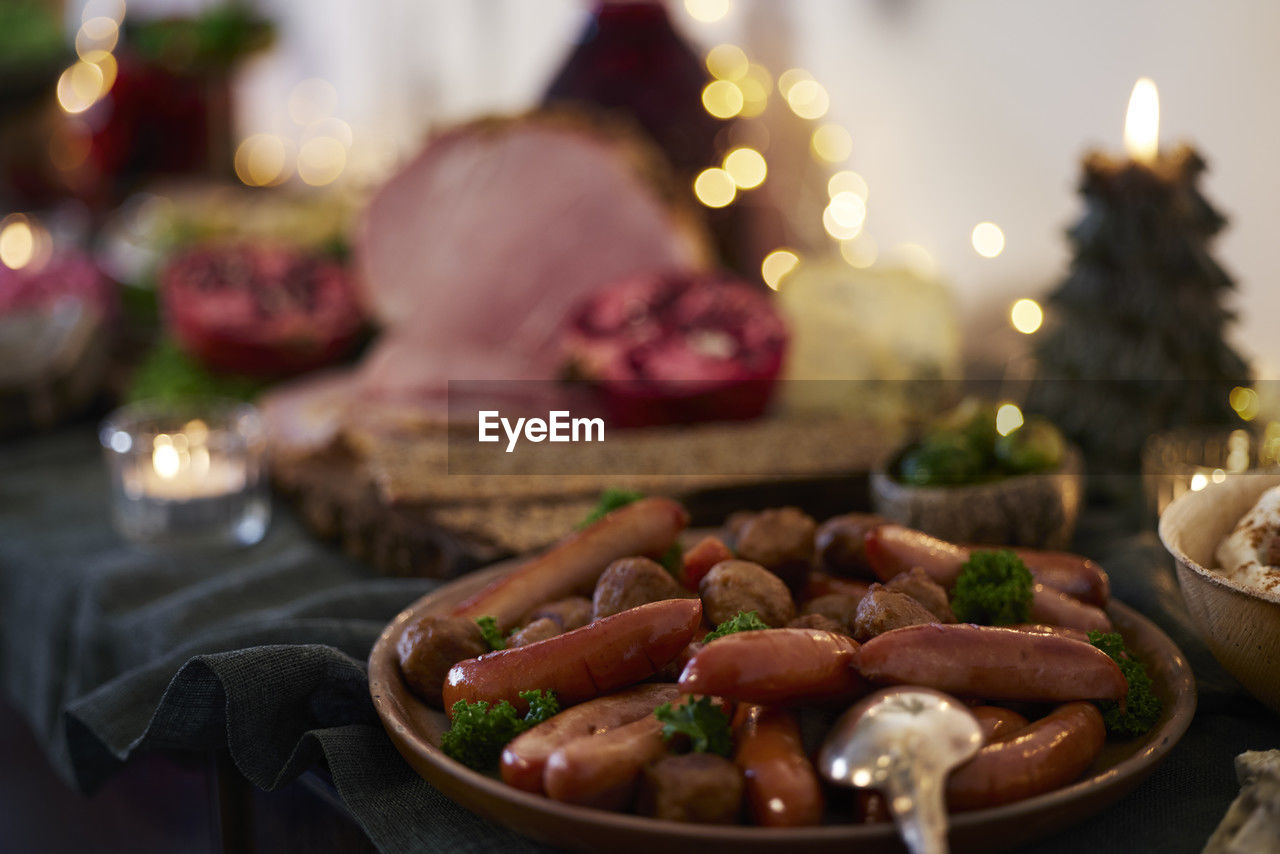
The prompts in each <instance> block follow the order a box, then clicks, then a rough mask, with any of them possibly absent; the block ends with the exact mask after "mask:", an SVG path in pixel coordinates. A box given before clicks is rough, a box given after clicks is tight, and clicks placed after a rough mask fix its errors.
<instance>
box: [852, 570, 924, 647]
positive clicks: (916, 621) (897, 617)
mask: <svg viewBox="0 0 1280 854" xmlns="http://www.w3.org/2000/svg"><path fill="white" fill-rule="evenodd" d="M936 622H938V618H937V617H935V616H934V615H933V614H930V613H929V611H928V609H927V608H925V607H924V606H923V605H921V604H920V603H919V602H917V601H916V600H914V599H912V598H911V597H910V596H908V595H907V594H905V593H899V592H898V591H896V590H890V589H889V588H887V587H885V586H884V585H883V584H873V585H871V589H870V590H868V591H867V595H866V596H863V597H862V601H861V602H859V603H858V615H857V619H855V620H854V622H853V636H854V637H855V638H857V639H858V640H860V641H868V640H870V639H871V638H873V637H875V636H876V635H880V634H884V633H885V632H887V631H890V630H891V629H900V628H902V627H903V626H918V625H920V624H922V623H936Z"/></svg>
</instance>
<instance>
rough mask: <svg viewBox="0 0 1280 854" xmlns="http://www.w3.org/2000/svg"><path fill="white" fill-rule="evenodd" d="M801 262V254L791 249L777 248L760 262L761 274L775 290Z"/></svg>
mask: <svg viewBox="0 0 1280 854" xmlns="http://www.w3.org/2000/svg"><path fill="white" fill-rule="evenodd" d="M799 263H800V256H798V255H796V253H794V252H792V251H791V250H790V249H775V250H773V251H772V252H770V253H769V254H768V255H766V256H764V260H763V261H761V262H760V276H761V278H763V279H764V283H765V284H766V285H768V286H769V287H771V288H773V289H774V290H775V291H776V290H777V289H778V286H779V285H780V284H782V280H783V279H785V278H786V277H787V276H788V275H790V273H791V271H792V270H794V269H795V268H796V265H797V264H799Z"/></svg>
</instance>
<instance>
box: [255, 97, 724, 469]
mask: <svg viewBox="0 0 1280 854" xmlns="http://www.w3.org/2000/svg"><path fill="white" fill-rule="evenodd" d="M637 150H638V149H635V148H633V147H632V145H631V143H629V142H627V141H626V140H625V139H624V138H623V137H621V136H618V135H614V134H606V133H603V132H600V131H597V130H593V129H590V128H588V127H587V126H586V125H585V124H583V123H579V122H576V121H573V120H569V119H566V118H563V117H559V116H554V117H549V116H532V117H525V118H520V119H507V120H485V121H480V122H475V123H471V124H468V125H464V126H462V127H460V128H457V129H455V130H452V131H449V132H447V133H445V134H443V135H440V136H438V137H436V138H435V139H433V140H432V141H431V142H429V143H428V144H427V146H426V148H425V149H424V150H423V151H422V152H421V153H420V154H419V155H418V156H417V157H416V158H414V159H413V160H412V161H411V162H410V163H409V164H408V165H406V166H405V167H404V169H403V170H401V172H400V173H399V174H397V175H395V176H394V177H392V178H391V179H390V180H389V181H388V182H387V183H386V185H384V186H383V187H382V189H381V190H380V191H379V192H378V193H377V194H375V196H374V197H373V199H372V200H371V201H370V203H369V207H368V209H367V211H366V212H365V215H364V217H363V220H362V222H361V224H360V229H359V233H358V235H357V238H356V242H355V252H356V259H357V263H358V265H359V269H360V272H361V280H362V285H361V287H362V294H361V296H362V301H363V302H364V303H365V306H366V308H367V310H368V311H369V312H370V313H371V314H372V315H373V316H375V317H377V318H378V319H379V320H380V321H381V323H382V324H383V327H384V329H383V332H382V333H381V336H380V337H379V339H378V340H377V341H376V342H375V343H374V345H373V346H372V347H371V348H370V350H369V353H368V355H367V356H366V357H365V359H364V361H363V363H362V364H361V365H359V366H358V367H357V368H356V369H354V370H353V371H349V372H346V373H337V374H328V375H326V376H325V377H323V378H321V379H306V380H303V381H302V382H301V383H297V384H292V385H289V386H286V387H284V388H282V389H280V390H278V391H275V392H273V393H271V394H270V395H268V396H267V398H266V399H265V400H264V401H263V404H264V407H265V408H266V409H267V411H268V426H269V430H270V432H271V435H272V439H273V443H274V444H275V445H276V446H277V449H278V450H281V449H283V450H285V451H286V452H287V451H289V450H307V449H310V448H313V447H318V446H322V445H323V444H325V443H326V442H327V441H330V440H331V439H332V438H333V437H335V436H336V435H337V434H338V433H339V432H340V431H341V429H342V427H343V425H344V424H345V423H347V421H348V420H349V419H351V418H353V417H357V413H367V412H368V410H369V408H370V407H376V406H379V405H383V404H388V403H389V404H392V405H395V406H398V407H403V406H405V405H410V406H422V407H424V408H428V409H431V410H439V409H441V408H442V407H443V405H444V401H445V400H446V394H447V389H448V382H449V381H450V380H546V379H552V378H554V377H555V376H556V375H557V373H558V371H559V369H560V367H561V365H560V363H561V360H562V358H563V355H562V350H561V347H560V342H559V333H560V329H561V327H562V325H563V324H564V322H565V319H566V316H567V315H568V313H569V312H570V310H571V309H572V308H573V307H574V306H576V305H577V304H578V303H579V302H580V301H581V300H582V299H583V298H584V297H585V295H587V294H588V293H590V292H592V291H594V290H596V289H598V288H600V287H602V286H604V285H607V284H609V283H610V282H613V281H616V280H618V279H621V278H624V277H627V276H632V275H636V274H640V273H645V272H651V271H660V270H671V269H691V268H692V269H696V268H700V267H701V266H703V264H704V263H705V261H706V259H707V252H706V249H705V242H704V240H703V239H702V236H701V234H700V233H699V232H698V231H697V230H696V229H694V228H691V227H690V226H689V222H690V220H689V219H687V218H686V217H684V216H683V215H682V214H681V213H680V212H679V211H677V210H676V209H675V208H674V207H673V206H672V205H671V204H669V202H668V201H667V200H666V199H664V198H663V196H662V194H661V193H660V192H659V190H658V189H657V188H658V187H659V186H660V184H661V178H654V177H651V176H652V175H654V174H657V173H655V172H654V170H653V168H652V164H650V163H648V162H647V161H645V160H644V158H643V157H642V156H640V155H638V154H637V153H636V152H637Z"/></svg>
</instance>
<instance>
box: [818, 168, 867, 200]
mask: <svg viewBox="0 0 1280 854" xmlns="http://www.w3.org/2000/svg"><path fill="white" fill-rule="evenodd" d="M840 193H853V194H854V195H855V196H857V197H858V198H860V199H862V201H864V202H865V201H866V200H867V196H868V195H870V190H869V189H868V188H867V182H866V180H865V179H864V178H863V177H862V176H861V175H859V174H858V173H857V172H850V171H849V170H847V169H846V170H843V171H840V172H837V173H836V174H834V175H832V176H831V178H830V180H828V181H827V195H828V196H830V197H833V198H834V197H835V196H838V195H839V194H840Z"/></svg>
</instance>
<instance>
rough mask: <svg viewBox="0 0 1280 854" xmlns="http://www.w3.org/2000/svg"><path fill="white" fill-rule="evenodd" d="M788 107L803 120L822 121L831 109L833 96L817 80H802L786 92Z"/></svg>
mask: <svg viewBox="0 0 1280 854" xmlns="http://www.w3.org/2000/svg"><path fill="white" fill-rule="evenodd" d="M785 97H786V99H787V106H788V107H790V108H791V112H793V113H795V114H796V115H797V116H799V117H800V118H802V119H820V118H822V117H823V116H825V115H826V114H827V110H828V109H829V108H830V107H831V96H829V95H828V94H827V90H826V89H825V88H823V86H822V84H821V83H819V82H818V81H817V80H813V79H809V80H800V81H797V82H796V83H795V84H794V85H792V86H791V87H789V88H788V89H787V90H786V95H785Z"/></svg>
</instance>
